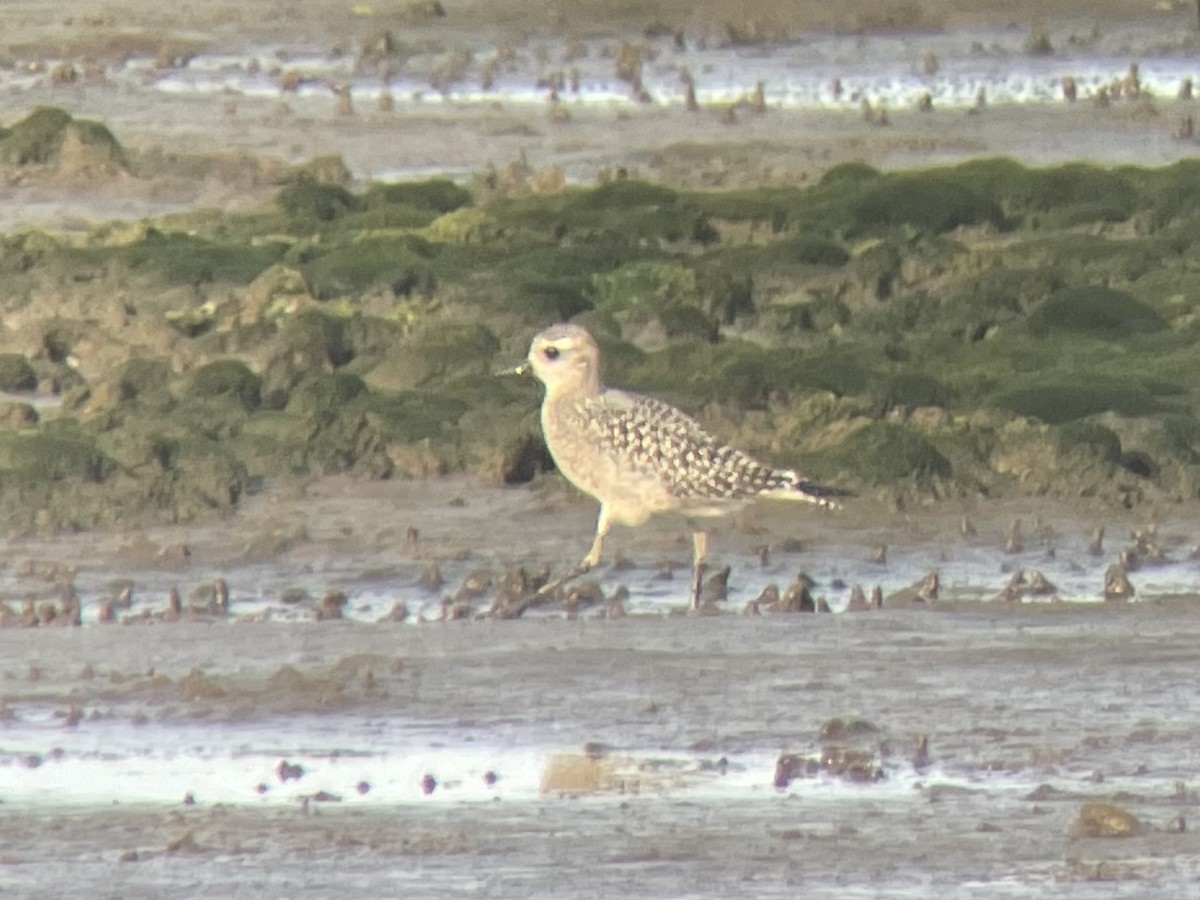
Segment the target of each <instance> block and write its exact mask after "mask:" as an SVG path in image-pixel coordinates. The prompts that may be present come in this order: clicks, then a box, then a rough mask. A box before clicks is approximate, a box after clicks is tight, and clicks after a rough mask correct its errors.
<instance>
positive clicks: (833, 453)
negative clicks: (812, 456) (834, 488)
mask: <svg viewBox="0 0 1200 900" xmlns="http://www.w3.org/2000/svg"><path fill="white" fill-rule="evenodd" d="M821 456H823V457H825V461H826V464H827V465H829V464H830V463H834V464H836V465H837V466H838V467H839V468H840V469H842V470H844V471H846V472H849V473H852V474H853V475H854V476H855V477H856V478H858V479H860V480H861V481H863V482H865V483H867V484H874V485H888V484H895V483H896V482H910V481H912V482H928V481H929V480H930V479H935V478H936V479H947V478H949V477H950V476H951V474H952V468H951V465H950V461H949V460H948V459H947V458H946V457H945V456H943V455H942V454H941V453H940V452H939V451H938V449H937V448H936V447H935V446H934V445H933V443H931V442H930V440H929V439H928V438H927V437H925V435H923V434H920V433H919V432H917V431H914V430H912V429H910V428H907V427H905V426H903V425H898V424H895V423H892V422H872V423H870V424H868V425H865V426H864V427H862V428H859V429H858V430H856V431H854V432H853V433H851V434H850V435H849V436H848V437H847V438H846V439H845V440H844V441H842V442H841V443H840V444H839V445H838V446H837V447H834V448H832V449H831V450H828V451H825V452H824V453H823V454H821Z"/></svg>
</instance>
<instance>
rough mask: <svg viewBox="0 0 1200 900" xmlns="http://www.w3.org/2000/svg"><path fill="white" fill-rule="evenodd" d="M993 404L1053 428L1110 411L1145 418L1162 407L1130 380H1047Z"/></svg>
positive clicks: (996, 399) (1005, 393)
mask: <svg viewBox="0 0 1200 900" xmlns="http://www.w3.org/2000/svg"><path fill="white" fill-rule="evenodd" d="M989 405H991V406H993V407H996V408H998V409H1004V410H1008V411H1010V412H1013V413H1016V414H1017V415H1020V416H1025V417H1027V418H1033V419H1038V420H1040V421H1042V422H1046V423H1048V424H1051V425H1061V424H1064V423H1066V422H1073V421H1075V420H1077V419H1083V418H1086V417H1087V416H1091V415H1095V414H1096V413H1101V412H1107V411H1112V412H1116V413H1120V414H1122V415H1127V416H1143V415H1151V414H1153V413H1156V412H1158V411H1160V410H1161V408H1162V405H1161V403H1160V402H1159V401H1158V400H1157V399H1156V398H1155V396H1154V395H1153V394H1152V393H1151V392H1150V391H1149V390H1148V389H1147V388H1146V386H1145V385H1142V384H1137V383H1131V382H1128V381H1107V382H1105V381H1103V380H1101V379H1098V378H1092V379H1089V380H1087V381H1072V382H1068V383H1063V382H1056V381H1046V382H1045V383H1042V384H1038V385H1029V386H1026V387H1019V388H1013V389H1011V390H1007V391H1002V392H1000V393H997V394H995V395H993V396H992V397H991V398H990V401H989Z"/></svg>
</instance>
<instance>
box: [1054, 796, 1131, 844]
mask: <svg viewBox="0 0 1200 900" xmlns="http://www.w3.org/2000/svg"><path fill="white" fill-rule="evenodd" d="M1071 830H1072V832H1073V833H1074V834H1075V835H1077V836H1079V837H1129V836H1130V835H1134V834H1137V833H1138V832H1139V831H1141V830H1142V825H1141V823H1140V822H1139V821H1138V820H1137V818H1136V817H1135V816H1134V815H1133V814H1132V813H1130V812H1128V811H1127V810H1124V809H1122V808H1121V807H1119V806H1115V805H1113V804H1111V803H1085V804H1084V805H1083V806H1082V807H1081V808H1080V810H1079V817H1078V818H1077V819H1076V820H1075V824H1074V825H1073V826H1072V829H1071Z"/></svg>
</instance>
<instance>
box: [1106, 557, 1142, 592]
mask: <svg viewBox="0 0 1200 900" xmlns="http://www.w3.org/2000/svg"><path fill="white" fill-rule="evenodd" d="M1135 593H1136V591H1135V590H1134V587H1133V584H1132V583H1131V582H1130V581H1129V576H1128V575H1126V574H1125V569H1124V567H1123V566H1121V565H1119V564H1114V565H1111V566H1109V567H1108V570H1107V571H1106V572H1105V573H1104V599H1105V600H1132V599H1133V597H1134V594H1135Z"/></svg>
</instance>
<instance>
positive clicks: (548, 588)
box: [537, 503, 612, 597]
mask: <svg viewBox="0 0 1200 900" xmlns="http://www.w3.org/2000/svg"><path fill="white" fill-rule="evenodd" d="M611 528H612V516H611V515H610V514H609V512H608V505H607V504H604V503H601V504H600V516H599V518H598V519H597V520H596V537H595V539H594V540H593V541H592V549H591V550H589V551H588V553H587V556H585V557H584V558H583V561H582V562H581V563H580V564H579V565H577V566H576V567H575V568H574V569H572V570H571V571H570V572H568V573H567V574H565V575H563V576H561V577H559V578H555V579H552V580H551V581H548V582H546V583H545V584H543V585H542V586H541V587H540V588H539V589H538V592H537V596H539V597H544V596H545V595H546V594H552V593H554V592H555V591H557V590H558V589H559V588H560V587H562V586H563V585H564V584H567V583H569V582H572V581H574V580H575V579H576V578H579V577H581V576H583V575H586V574H587V573H588V572H590V571H591V570H592V569H593V567H595V565H596V564H597V563H598V562H600V554H601V553H602V552H603V550H604V538H605V536H606V535H607V534H608V532H609V529H611Z"/></svg>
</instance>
